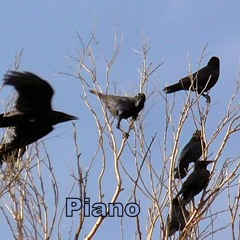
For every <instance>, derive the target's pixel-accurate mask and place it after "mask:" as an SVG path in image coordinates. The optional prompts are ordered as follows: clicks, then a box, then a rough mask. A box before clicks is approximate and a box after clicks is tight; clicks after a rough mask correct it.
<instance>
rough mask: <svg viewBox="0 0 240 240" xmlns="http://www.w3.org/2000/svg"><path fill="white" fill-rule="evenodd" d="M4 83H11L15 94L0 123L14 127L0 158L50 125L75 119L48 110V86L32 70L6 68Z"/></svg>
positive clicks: (49, 90)
mask: <svg viewBox="0 0 240 240" xmlns="http://www.w3.org/2000/svg"><path fill="white" fill-rule="evenodd" d="M4 85H12V86H14V87H15V89H16V90H17V92H18V98H17V101H16V110H15V111H12V112H8V113H6V114H1V115H0V127H13V128H14V134H13V139H12V141H11V142H9V143H5V144H2V145H1V147H0V154H1V158H4V154H8V153H9V152H10V151H13V150H15V149H18V148H23V147H25V146H26V145H28V144H31V143H33V142H35V141H37V140H38V139H39V138H42V137H44V136H45V135H47V134H48V133H50V132H51V131H52V130H53V125H55V124H58V123H61V122H65V121H70V120H75V119H77V118H76V117H74V116H71V115H68V114H66V113H63V112H58V111H54V110H52V107H51V99H52V96H53V93H54V91H53V89H52V87H51V86H50V85H49V84H48V83H47V82H46V81H45V80H43V79H41V78H40V77H38V76H36V75H35V74H33V73H30V72H16V71H9V72H7V73H6V75H5V77H4Z"/></svg>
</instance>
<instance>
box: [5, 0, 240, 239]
mask: <svg viewBox="0 0 240 240" xmlns="http://www.w3.org/2000/svg"><path fill="white" fill-rule="evenodd" d="M239 9H240V2H239V1H237V0H234V1H231V4H230V3H228V2H227V1H224V0H219V1H218V2H217V4H216V1H208V2H204V3H203V2H202V1H168V2H167V1H142V0H139V1H136V0H133V1H109V0H103V1H92V0H88V1H83V0H80V1H76V0H72V1H65V0H62V1H56V0H52V1H46V0H43V1H34V0H31V1H30V0H28V1H27V0H25V1H17V2H16V1H15V2H13V1H1V3H0V19H1V20H0V29H1V37H0V46H1V51H0V59H1V60H0V63H1V65H0V76H3V75H4V74H5V72H6V71H7V70H8V69H9V68H13V65H14V61H15V57H16V55H17V54H18V53H19V52H20V51H21V50H23V54H22V58H21V63H20V69H19V70H21V71H24V70H27V71H32V72H34V73H36V74H37V75H39V76H41V77H43V78H44V79H47V80H48V81H49V82H50V84H51V85H52V86H53V88H54V89H55V95H54V98H53V107H54V108H55V109H56V110H61V111H64V112H67V113H69V114H72V115H75V116H78V117H79V120H78V121H77V122H76V126H77V130H78V136H79V139H78V141H79V142H78V143H79V146H80V151H81V152H82V156H83V160H82V163H83V168H85V167H87V166H88V163H89V161H90V156H91V152H92V151H93V150H92V148H91V147H90V146H96V139H95V136H96V129H95V128H94V119H93V118H92V116H91V114H90V113H89V111H88V109H87V108H86V106H85V105H84V103H83V102H82V101H81V98H80V95H81V94H82V86H81V82H80V80H77V79H75V78H71V77H68V76H65V75H60V74H56V73H58V72H67V73H70V74H76V73H77V63H76V62H74V61H72V60H71V56H74V57H77V51H78V50H79V49H80V48H81V46H80V42H79V40H78V37H77V32H78V33H79V35H80V36H81V37H82V39H83V40H84V41H88V39H89V38H90V35H91V33H90V32H91V30H92V28H93V25H94V23H96V27H95V29H96V30H95V36H96V39H97V40H98V42H99V44H100V46H101V48H102V50H103V52H104V53H105V54H106V56H108V57H110V56H111V54H112V52H113V48H114V34H115V32H116V33H117V35H118V37H119V39H120V38H122V39H123V47H122V49H121V52H120V54H119V57H118V58H117V61H116V64H115V65H114V67H113V70H112V73H111V80H112V81H117V88H118V90H119V92H122V93H123V92H127V93H130V94H135V93H137V92H138V91H139V79H140V76H139V74H138V71H137V69H138V68H141V66H142V62H141V61H142V59H141V56H140V55H139V54H137V53H136V52H135V51H134V50H139V51H141V50H142V45H143V36H145V38H146V39H148V44H149V46H150V48H151V49H150V52H149V62H150V61H152V62H153V63H154V64H155V65H157V64H158V63H159V62H163V65H162V66H161V67H160V68H159V70H158V71H157V72H156V73H154V75H152V76H151V79H150V80H149V88H150V89H154V88H155V87H156V86H157V88H158V89H159V90H161V89H162V88H164V86H165V85H166V84H171V83H174V82H176V81H177V80H179V79H180V78H181V77H184V76H185V75H187V74H188V71H189V69H188V62H189V60H190V62H191V67H192V70H193V71H194V70H196V69H197V68H198V67H199V61H200V58H201V53H202V51H203V49H204V47H205V46H206V45H207V49H206V52H205V53H206V54H208V55H207V56H206V57H205V58H204V59H203V60H202V62H201V67H203V66H205V64H206V63H207V62H208V60H209V59H210V57H211V56H218V57H219V58H220V60H221V75H220V79H219V82H218V83H217V86H216V87H215V88H214V89H212V91H211V93H210V94H211V97H212V104H213V107H212V108H213V109H212V112H211V113H210V118H209V120H208V125H207V135H208V136H211V134H212V133H213V131H214V130H215V127H214V126H215V125H216V123H218V122H219V121H220V119H221V117H222V116H223V114H224V113H225V109H226V107H227V103H228V101H229V99H230V97H231V95H232V93H233V89H234V87H235V79H236V78H237V71H238V66H239V59H240V44H239V43H240V28H239V19H240V12H239ZM101 64H102V62H101V60H99V65H100V66H101ZM98 76H99V79H98V81H99V82H100V83H101V85H102V87H103V88H104V86H105V85H106V80H105V77H106V76H105V68H104V67H102V68H101V67H100V68H98ZM10 93H12V88H10V87H5V88H4V89H3V90H2V91H1V93H0V99H1V101H4V100H5V98H6V96H7V95H8V94H10ZM183 96H184V94H183V93H179V94H178V95H176V99H178V103H177V104H176V105H177V106H176V111H175V117H176V118H175V119H174V121H175V122H177V120H178V113H179V111H180V109H181V106H182V104H183ZM171 99H173V95H170V96H169V100H171ZM90 100H91V102H96V103H94V104H96V106H97V104H98V102H97V99H96V98H94V97H91V98H90ZM204 101H205V100H202V103H204ZM153 103H156V105H154V107H153V108H152V110H151V114H149V115H148V117H147V119H146V124H147V125H148V127H147V129H146V132H147V133H146V135H147V137H148V140H149V142H150V140H151V136H153V135H154V133H155V132H158V135H157V143H156V146H154V147H153V150H152V151H155V152H154V153H153V155H154V157H156V160H155V161H156V162H155V164H156V163H157V161H159V160H158V159H157V158H161V155H160V151H159V149H160V148H161V147H162V146H161V144H162V137H163V133H164V124H165V115H164V109H163V108H164V103H163V99H162V98H161V97H160V96H159V95H154V97H152V98H150V99H149V102H147V104H146V108H149V107H150V106H151V105H152V104H153ZM1 109H2V111H3V110H4V108H3V105H2V106H1ZM194 130H195V129H194V125H193V124H192V123H189V126H188V127H186V128H185V129H183V135H182V137H181V141H182V144H181V146H180V148H182V147H183V146H184V144H185V143H186V142H187V141H188V140H189V137H190V135H191V134H192V132H193V131H194ZM189 131H190V132H191V134H189ZM72 134H73V130H72V125H71V123H64V124H61V125H57V126H56V129H55V130H54V131H53V132H52V133H51V134H50V135H48V136H47V137H46V138H45V139H46V141H45V144H46V146H47V149H48V151H49V154H50V157H51V162H52V164H53V167H54V169H55V172H56V176H57V178H58V181H59V185H60V186H61V188H60V191H61V193H62V198H63V199H64V196H65V195H67V193H68V192H69V188H70V186H71V183H72V178H71V176H70V175H71V173H72V170H73V169H75V168H76V165H75V160H72V159H74V158H75V154H74V147H73V139H72ZM119 137H120V135H119ZM218 144H219V143H218V142H216V143H215V145H216V146H218ZM213 146H214V145H213ZM214 150H215V149H214V148H213V149H211V152H214ZM237 150H238V149H237V146H236V145H232V146H231V147H229V148H228V151H226V152H224V153H223V154H224V157H228V156H236V155H238V154H239V153H238V152H237ZM169 152H170V149H169ZM229 154H230V155H229ZM126 157H128V156H126ZM129 161H131V160H129ZM94 167H96V171H97V169H98V167H99V166H94ZM110 167H111V164H110V165H109V168H110ZM156 167H157V168H159V170H160V169H161V165H160V164H159V166H158V164H156ZM63 176H64V177H63ZM105 177H107V176H105ZM111 177H112V176H109V178H111ZM95 180H96V179H94V178H92V182H90V183H89V184H90V185H92V186H93V187H94V185H95V184H96V182H95ZM125 181H126V180H125ZM109 184H110V183H109ZM125 184H126V185H125V187H126V188H129V189H130V188H131V184H129V183H128V182H126V183H125ZM109 186H110V185H109ZM110 188H111V187H110ZM107 189H108V186H107V185H106V192H107V191H108V190H107ZM109 192H110V193H111V191H110V190H109ZM90 193H91V191H90ZM64 194H65V195H64ZM92 194H93V196H95V193H92ZM109 196H111V195H109ZM95 197H96V196H95ZM123 199H124V197H123ZM148 204H149V202H146V204H145V205H144V204H143V205H144V206H146V209H147V206H148ZM146 209H145V210H146ZM142 211H144V210H142ZM0 221H1V226H3V219H1V220H0ZM64 221H66V222H65V223H66V224H65V225H64V226H63V236H65V237H66V236H67V231H68V230H69V226H70V221H69V219H65V220H64ZM93 222H94V220H93ZM1 228H2V227H0V229H1ZM64 228H65V229H64ZM89 228H90V225H89ZM109 228H111V229H112V231H115V233H116V234H119V231H120V230H119V229H120V227H119V220H118V219H111V220H106V223H104V224H103V227H102V229H101V230H100V231H99V234H97V235H96V238H95V239H103V238H104V239H110V238H109V235H108V234H109V233H108V231H109ZM87 230H88V228H86V232H87ZM86 232H85V233H86ZM224 233H225V234H226V236H228V233H227V232H226V231H225V232H224ZM8 234H9V229H8V228H4V229H3V228H2V229H1V230H0V236H3V237H5V236H8ZM65 234H66V235H65ZM132 238H133V233H132V232H131V231H130V230H129V231H126V235H125V239H132ZM1 239H4V238H2V237H1ZM156 239H158V238H157V237H156Z"/></svg>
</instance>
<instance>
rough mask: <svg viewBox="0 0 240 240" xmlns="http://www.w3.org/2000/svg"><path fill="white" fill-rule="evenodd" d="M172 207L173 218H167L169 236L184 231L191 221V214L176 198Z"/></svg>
mask: <svg viewBox="0 0 240 240" xmlns="http://www.w3.org/2000/svg"><path fill="white" fill-rule="evenodd" d="M172 203H173V206H172V214H171V215H172V218H171V221H170V216H168V218H167V227H168V235H169V236H171V235H173V234H174V233H175V232H176V231H182V230H183V229H184V227H185V225H186V222H187V221H188V219H189V212H188V211H187V210H186V209H185V206H180V204H179V202H178V199H177V198H174V199H173V201H172Z"/></svg>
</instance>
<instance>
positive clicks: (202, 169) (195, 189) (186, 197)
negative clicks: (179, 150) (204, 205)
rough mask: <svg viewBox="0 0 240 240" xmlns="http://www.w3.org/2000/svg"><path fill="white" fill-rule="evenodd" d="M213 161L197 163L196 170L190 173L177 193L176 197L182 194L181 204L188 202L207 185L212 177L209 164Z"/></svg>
mask: <svg viewBox="0 0 240 240" xmlns="http://www.w3.org/2000/svg"><path fill="white" fill-rule="evenodd" d="M212 162H213V161H199V162H196V163H195V166H194V171H193V172H192V173H191V174H190V175H189V177H188V178H187V180H186V181H185V182H184V183H183V185H182V188H181V190H180V191H179V192H178V194H177V195H176V198H177V197H178V196H180V195H182V200H181V205H186V204H188V203H189V202H190V201H191V200H192V199H193V198H194V196H196V195H197V194H199V193H200V192H201V191H202V190H203V189H205V188H206V187H207V185H208V182H209V177H210V172H209V171H208V170H207V165H208V164H210V163H212Z"/></svg>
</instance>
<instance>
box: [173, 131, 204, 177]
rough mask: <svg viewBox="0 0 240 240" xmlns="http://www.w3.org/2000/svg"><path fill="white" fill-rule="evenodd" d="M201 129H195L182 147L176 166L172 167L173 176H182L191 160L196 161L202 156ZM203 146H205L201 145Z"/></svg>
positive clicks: (184, 174)
mask: <svg viewBox="0 0 240 240" xmlns="http://www.w3.org/2000/svg"><path fill="white" fill-rule="evenodd" d="M201 142H202V141H201V131H198V130H197V131H196V132H195V133H194V134H193V135H192V138H191V140H190V141H189V142H188V143H187V145H186V146H185V147H184V148H183V150H182V152H181V154H180V157H179V159H178V166H177V167H176V168H175V169H174V170H175V174H174V177H175V178H180V179H182V178H184V177H185V176H186V175H187V172H188V166H189V164H190V163H191V162H197V161H198V160H199V158H200V157H201V156H202V144H201ZM203 145H205V144H203ZM203 147H205V146H203Z"/></svg>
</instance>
